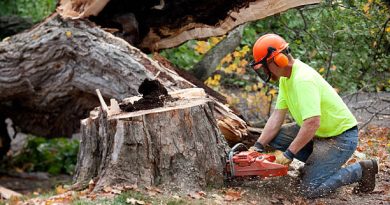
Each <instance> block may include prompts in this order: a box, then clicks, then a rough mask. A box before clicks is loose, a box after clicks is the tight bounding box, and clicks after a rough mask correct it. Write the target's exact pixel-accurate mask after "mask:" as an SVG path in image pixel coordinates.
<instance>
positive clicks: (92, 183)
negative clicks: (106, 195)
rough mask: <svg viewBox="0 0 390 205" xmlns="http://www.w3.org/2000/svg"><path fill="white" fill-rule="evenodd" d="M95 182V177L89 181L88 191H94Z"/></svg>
mask: <svg viewBox="0 0 390 205" xmlns="http://www.w3.org/2000/svg"><path fill="white" fill-rule="evenodd" d="M95 185H96V184H95V182H94V181H93V179H91V181H89V183H88V191H89V192H91V191H93V189H94V188H95Z"/></svg>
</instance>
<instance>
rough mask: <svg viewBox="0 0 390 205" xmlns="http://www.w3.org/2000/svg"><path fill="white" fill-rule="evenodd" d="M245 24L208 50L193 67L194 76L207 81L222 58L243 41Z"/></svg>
mask: <svg viewBox="0 0 390 205" xmlns="http://www.w3.org/2000/svg"><path fill="white" fill-rule="evenodd" d="M244 27H245V24H244V25H240V26H238V27H237V28H235V29H234V30H233V31H231V32H230V33H229V35H228V36H227V37H226V38H225V39H223V40H222V41H221V42H219V43H218V44H217V45H215V46H214V47H213V48H212V49H211V50H210V51H208V52H207V53H206V54H205V55H204V57H203V58H202V60H201V61H199V62H198V63H197V64H195V65H194V67H193V72H194V76H195V77H196V78H198V79H200V80H202V81H205V80H206V79H207V78H208V77H209V76H211V74H212V73H213V72H214V71H215V69H216V68H217V65H218V64H219V62H221V60H222V59H223V58H224V57H225V56H226V55H227V54H229V53H231V52H233V51H234V50H236V48H237V46H239V45H240V43H241V38H242V34H243V31H244Z"/></svg>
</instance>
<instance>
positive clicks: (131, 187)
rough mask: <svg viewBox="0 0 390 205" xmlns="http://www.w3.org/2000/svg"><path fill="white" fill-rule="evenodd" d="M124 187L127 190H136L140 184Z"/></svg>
mask: <svg viewBox="0 0 390 205" xmlns="http://www.w3.org/2000/svg"><path fill="white" fill-rule="evenodd" d="M123 188H124V189H125V190H135V189H138V186H137V184H132V185H124V186H123Z"/></svg>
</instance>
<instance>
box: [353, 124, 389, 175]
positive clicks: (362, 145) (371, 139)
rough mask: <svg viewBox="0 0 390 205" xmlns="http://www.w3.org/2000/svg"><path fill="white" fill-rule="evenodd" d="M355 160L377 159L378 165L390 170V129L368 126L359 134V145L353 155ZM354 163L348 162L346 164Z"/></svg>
mask: <svg viewBox="0 0 390 205" xmlns="http://www.w3.org/2000/svg"><path fill="white" fill-rule="evenodd" d="M354 155H355V158H358V159H359V160H360V159H365V158H378V159H379V163H380V164H381V165H382V166H384V167H387V166H388V167H389V168H390V162H389V155H390V128H388V127H377V126H370V127H368V128H367V130H365V131H363V130H362V131H360V132H359V145H358V147H357V149H356V152H355V153H354ZM355 161H356V160H355ZM352 162H354V161H353V160H350V161H349V162H348V163H352Z"/></svg>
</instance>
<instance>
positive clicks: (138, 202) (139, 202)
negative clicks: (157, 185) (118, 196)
mask: <svg viewBox="0 0 390 205" xmlns="http://www.w3.org/2000/svg"><path fill="white" fill-rule="evenodd" d="M126 203H128V204H134V205H136V204H139V205H144V204H145V202H144V201H141V200H137V199H134V198H131V199H129V198H127V199H126Z"/></svg>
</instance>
